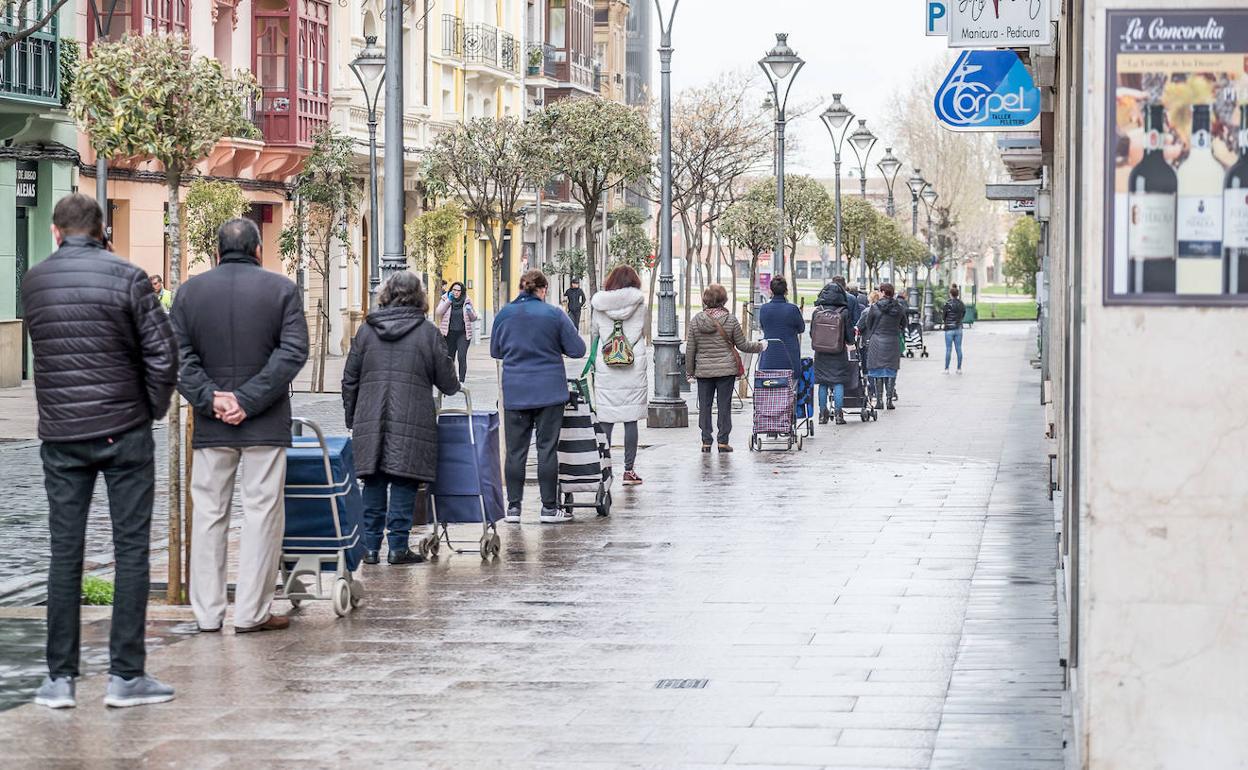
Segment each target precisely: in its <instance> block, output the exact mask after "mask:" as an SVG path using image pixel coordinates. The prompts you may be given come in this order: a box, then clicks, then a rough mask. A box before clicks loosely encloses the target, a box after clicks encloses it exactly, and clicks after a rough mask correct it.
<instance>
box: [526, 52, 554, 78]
mask: <svg viewBox="0 0 1248 770" xmlns="http://www.w3.org/2000/svg"><path fill="white" fill-rule="evenodd" d="M525 64H526V67H527V69H528V74H529V77H542V76H545V77H548V78H550V79H552V80H553V79H554V78H555V75H556V73H557V72H558V63H557V62H556V61H555V47H554V46H553V45H551V44H550V43H529V44H528V46H527V47H526V48H525Z"/></svg>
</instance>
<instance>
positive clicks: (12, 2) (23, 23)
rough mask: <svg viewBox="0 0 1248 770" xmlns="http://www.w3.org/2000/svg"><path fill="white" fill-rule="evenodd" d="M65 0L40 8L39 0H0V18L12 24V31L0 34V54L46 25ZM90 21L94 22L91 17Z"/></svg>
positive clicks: (55, 0)
mask: <svg viewBox="0 0 1248 770" xmlns="http://www.w3.org/2000/svg"><path fill="white" fill-rule="evenodd" d="M66 1H67V0H54V2H53V3H52V4H51V5H49V6H48V7H47V8H42V7H40V6H41V3H40V2H39V0H4V2H0V18H3V19H6V22H5V23H6V24H8V25H12V27H13V28H14V31H13V32H7V33H3V34H0V56H4V54H5V53H7V52H8V50H9V49H10V48H12V47H13V46H15V45H17V44H18V43H20V42H22V41H23V40H25V39H26V38H28V37H30V36H31V35H33V34H35V33H36V32H38V31H39V30H41V29H43V28H44V27H46V26H48V23H49V22H51V21H52V19H53V17H55V16H56V14H58V13H60V10H61V6H63V5H65V3H66ZM90 23H92V24H94V23H95V21H94V19H92V20H91V21H90Z"/></svg>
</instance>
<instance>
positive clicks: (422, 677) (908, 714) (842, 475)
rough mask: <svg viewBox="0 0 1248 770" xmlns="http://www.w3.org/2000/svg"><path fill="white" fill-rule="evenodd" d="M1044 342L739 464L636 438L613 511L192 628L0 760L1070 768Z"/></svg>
mask: <svg viewBox="0 0 1248 770" xmlns="http://www.w3.org/2000/svg"><path fill="white" fill-rule="evenodd" d="M1032 343H1033V338H1032V337H1031V336H1030V334H1029V333H1028V331H1027V327H1024V326H1023V325H1018V324H997V325H993V326H991V327H976V328H975V329H974V330H973V331H971V332H970V333H968V336H967V353H968V373H967V374H966V375H964V376H962V377H952V376H950V377H945V376H943V375H941V374H940V372H939V369H940V365H939V363H937V362H936V361H934V360H928V361H921V362H920V361H915V362H910V361H907V362H906V363H904V364H903V367H902V373H901V378H900V381H899V387H900V390H901V398H902V400H901V402H900V405H899V408H898V410H897V411H895V412H887V413H884V414H882V415H881V416H880V421H879V422H878V423H872V424H870V425H864V424H861V423H858V422H856V421H855V422H851V424H850V425H847V426H843V427H841V428H836V429H827V428H819V430H818V433H817V435H816V437H815V438H814V439H811V440H810V441H808V442H807V444H806V449H805V451H802V452H800V453H799V452H789V453H781V452H773V453H766V454H762V455H759V454H755V453H749V452H746V451H744V447H745V443H746V437H747V435H748V430H749V428H748V426H749V421H748V416H741V417H739V418H738V419H737V420H736V427H735V430H734V434H733V443H734V444H735V445H736V446H737V447H738V449H739V450H740V451H738V452H736V453H734V454H732V455H719V454H711V455H703V454H701V453H700V452H698V450H697V444H698V439H697V435H696V431H693V430H688V431H657V430H656V431H647V432H646V434H645V438H643V443H649V444H651V446H650V448H649V449H647V450H644V451H643V452H642V453H641V455H640V457H639V460H638V470H639V471H640V472H641V474H642V475H643V476H644V477H645V479H646V483H645V485H644V486H641V487H634V488H628V489H622V488H619V487H617V488H616V490H615V498H616V503H615V507H614V509H613V515H612V516H611V517H610V518H609V519H605V520H604V519H594V518H587V519H584V520H580V521H578V522H576V523H574V524H570V525H565V526H542V525H539V524H538V523H537V522H536V518H535V516H536V509H535V503H534V501H533V500H532V499H530V500H527V501H526V511H525V523H524V524H522V525H519V526H516V525H509V526H505V527H504V529H503V530H502V535H503V549H504V550H503V555H502V558H500V559H499V560H497V561H495V562H491V563H482V562H481V560H480V559H479V558H478V557H477V556H476V555H475V554H466V555H463V556H456V555H450V556H447V555H445V554H444V555H443V556H442V557H441V558H440V559H438V560H437V561H436V562H434V563H431V564H426V565H420V566H415V567H390V566H388V565H385V564H384V563H383V564H382V565H379V566H376V567H366V568H365V569H364V571H363V573H362V580H363V581H364V583H365V585H366V586H367V590H368V598H367V599H366V603H365V604H364V605H363V606H361V607H360V608H359V609H358V610H357V611H356V612H355V613H354V614H352V615H351V616H349V617H348V618H345V619H337V618H335V617H334V616H333V613H332V611H331V610H330V608H329V607H328V606H327V605H326V604H325V603H313V604H309V605H305V606H304V607H303V608H301V609H300V610H298V611H295V612H294V613H293V614H294V615H295V623H294V625H293V627H292V630H290V631H288V632H283V633H275V634H260V635H254V636H242V637H239V636H234V635H230V634H221V635H214V636H198V637H192V638H189V639H187V640H186V641H182V642H178V643H176V644H173V645H172V646H170V647H168V648H164V649H160V650H158V651H156V652H155V653H153V654H152V655H151V656H150V658H149V667H150V669H151V671H152V672H153V673H154V674H155V675H157V676H160V677H163V678H166V679H167V680H168V681H169V682H170V683H172V684H173V685H175V686H176V687H177V688H178V698H177V700H175V701H174V702H172V703H170V704H167V705H163V706H156V707H150V708H142V709H134V710H130V711H127V712H121V713H118V712H108V711H106V710H105V709H104V707H103V706H102V705H101V704H100V703H99V696H100V695H101V693H102V688H103V679H102V677H98V676H97V677H91V678H88V679H87V680H86V681H85V682H83V683H82V685H81V686H80V690H79V693H80V705H79V708H78V709H77V710H76V711H75V712H72V713H68V714H67V713H51V712H48V711H46V710H43V709H38V708H35V707H32V706H25V707H22V708H19V709H15V710H12V711H9V712H6V713H4V714H0V753H2V754H3V755H4V756H8V757H11V758H12V760H13V761H14V762H20V763H23V764H26V765H38V766H47V765H52V764H76V763H82V762H84V761H90V762H98V763H108V764H122V763H125V764H138V763H140V762H141V763H144V764H146V765H149V766H171V765H175V764H178V765H188V764H189V765H194V766H195V767H197V768H200V767H205V768H208V767H232V766H239V765H247V764H259V763H271V762H273V761H274V759H273V758H275V757H281V760H282V761H283V762H287V763H292V762H297V763H301V764H305V765H311V766H315V767H339V766H360V765H367V764H370V763H371V764H376V765H379V766H407V767H448V768H449V767H456V768H458V767H507V768H530V767H568V768H587V767H621V766H628V767H676V766H679V767H709V766H720V765H729V766H764V765H765V766H788V767H904V768H910V767H914V768H927V767H933V768H966V767H976V768H979V767H992V768H1021V767H1028V768H1059V767H1061V763H1062V724H1063V722H1062V719H1063V717H1062V710H1061V693H1062V689H1061V688H1062V685H1061V682H1062V671H1061V669H1060V667H1059V666H1058V643H1057V619H1056V605H1055V598H1054V583H1053V579H1054V574H1053V563H1054V554H1053V541H1052V519H1051V510H1050V508H1049V503H1048V500H1047V498H1046V496H1045V493H1044V481H1045V479H1046V467H1045V448H1044V446H1043V440H1042V427H1041V425H1042V419H1043V412H1042V407H1040V406H1039V398H1038V392H1037V388H1038V385H1037V384H1036V378H1035V375H1034V372H1033V370H1032V369H1031V368H1030V367H1029V366H1028V364H1027V355H1028V354H1029V352H1030V349H1031V345H1032ZM475 364H476V360H475V359H474V365H475ZM533 491H535V490H533ZM530 497H531V495H530ZM458 531H459V533H460V536H463V537H473V536H474V534H473V532H474V530H473V528H472V527H464V528H460V529H459V530H458ZM672 680H675V684H676V685H679V686H674V687H673V686H667V685H670V684H672ZM87 758H90V759H89V760H87Z"/></svg>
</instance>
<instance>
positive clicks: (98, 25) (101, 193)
mask: <svg viewBox="0 0 1248 770" xmlns="http://www.w3.org/2000/svg"><path fill="white" fill-rule="evenodd" d="M90 2H91V18H92V19H93V20H94V21H95V39H96V40H100V39H103V38H107V37H108V34H109V31H110V30H111V29H112V27H113V16H115V15H116V14H117V6H118V5H120V4H121V0H108V7H107V9H106V10H105V11H104V12H103V13H101V12H100V7H99V5H98V4H97V3H96V0H90ZM95 201H96V203H98V204H100V210H101V211H103V212H104V227H105V228H107V227H108V158H106V157H104V156H103V155H101V154H100V153H98V152H97V153H96V154H95ZM105 235H106V236H107V237H108V238H109V239H110V240H111V238H112V233H105Z"/></svg>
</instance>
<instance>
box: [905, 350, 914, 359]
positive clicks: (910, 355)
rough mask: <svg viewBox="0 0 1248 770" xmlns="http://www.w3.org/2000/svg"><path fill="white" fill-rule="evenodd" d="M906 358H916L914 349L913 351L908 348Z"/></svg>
mask: <svg viewBox="0 0 1248 770" xmlns="http://www.w3.org/2000/svg"><path fill="white" fill-rule="evenodd" d="M906 358H914V351H913V350H907V351H906Z"/></svg>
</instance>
